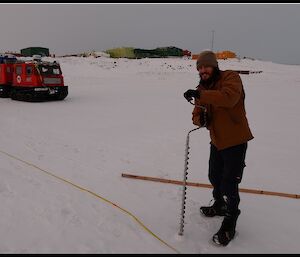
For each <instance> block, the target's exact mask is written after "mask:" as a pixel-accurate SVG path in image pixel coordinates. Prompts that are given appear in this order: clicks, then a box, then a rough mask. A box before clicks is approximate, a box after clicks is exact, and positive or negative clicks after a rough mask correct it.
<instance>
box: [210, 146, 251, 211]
mask: <svg viewBox="0 0 300 257" xmlns="http://www.w3.org/2000/svg"><path fill="white" fill-rule="evenodd" d="M246 151H247V143H244V144H240V145H236V146H232V147H229V148H226V149H223V150H218V149H217V148H216V147H215V146H214V145H212V144H211V147H210V157H209V172H208V177H209V181H210V183H211V184H212V186H213V197H214V199H215V200H218V199H219V200H220V199H222V198H223V197H224V196H225V199H226V201H227V208H228V211H229V212H230V213H236V212H237V210H238V206H239V203H240V196H239V188H238V185H239V183H240V182H241V180H242V176H243V170H244V167H245V166H246V165H245V157H246Z"/></svg>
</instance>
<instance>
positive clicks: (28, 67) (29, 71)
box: [26, 66, 32, 76]
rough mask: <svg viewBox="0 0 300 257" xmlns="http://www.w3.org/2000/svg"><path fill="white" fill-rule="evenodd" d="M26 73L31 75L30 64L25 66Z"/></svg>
mask: <svg viewBox="0 0 300 257" xmlns="http://www.w3.org/2000/svg"><path fill="white" fill-rule="evenodd" d="M26 75H27V76H29V75H32V67H31V66H26Z"/></svg>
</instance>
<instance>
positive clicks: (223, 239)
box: [212, 210, 241, 246]
mask: <svg viewBox="0 0 300 257" xmlns="http://www.w3.org/2000/svg"><path fill="white" fill-rule="evenodd" d="M240 213H241V211H240V210H237V211H236V213H233V214H231V213H228V212H227V213H226V215H225V217H224V220H223V222H222V225H221V228H220V229H219V231H218V232H217V233H216V234H214V235H213V238H212V240H213V242H214V243H216V244H218V245H222V246H226V245H228V243H229V242H230V241H231V240H232V239H233V238H234V235H235V227H236V221H237V219H238V216H239V215H240Z"/></svg>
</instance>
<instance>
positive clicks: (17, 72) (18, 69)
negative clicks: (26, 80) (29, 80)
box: [16, 66, 22, 75]
mask: <svg viewBox="0 0 300 257" xmlns="http://www.w3.org/2000/svg"><path fill="white" fill-rule="evenodd" d="M16 74H17V75H21V74H22V66H17V67H16Z"/></svg>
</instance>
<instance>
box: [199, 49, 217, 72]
mask: <svg viewBox="0 0 300 257" xmlns="http://www.w3.org/2000/svg"><path fill="white" fill-rule="evenodd" d="M201 65H205V66H212V67H218V61H217V57H216V55H215V54H214V52H212V51H203V52H202V53H200V55H199V57H198V59H197V70H199V68H200V66H201Z"/></svg>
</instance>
